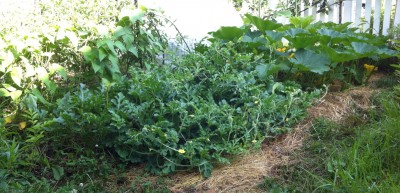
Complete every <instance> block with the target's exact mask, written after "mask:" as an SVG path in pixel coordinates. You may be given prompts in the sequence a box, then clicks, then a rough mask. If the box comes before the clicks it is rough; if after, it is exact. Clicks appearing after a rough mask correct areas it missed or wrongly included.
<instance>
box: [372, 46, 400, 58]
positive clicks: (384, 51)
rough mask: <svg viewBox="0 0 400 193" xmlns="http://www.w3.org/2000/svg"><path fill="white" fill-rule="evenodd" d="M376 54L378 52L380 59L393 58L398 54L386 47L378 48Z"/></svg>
mask: <svg viewBox="0 0 400 193" xmlns="http://www.w3.org/2000/svg"><path fill="white" fill-rule="evenodd" d="M377 52H378V54H379V56H380V57H381V59H384V58H389V57H395V56H397V55H398V54H399V52H398V51H395V50H391V49H389V48H387V47H383V48H379V49H378V50H377Z"/></svg>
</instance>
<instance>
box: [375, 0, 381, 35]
mask: <svg viewBox="0 0 400 193" xmlns="http://www.w3.org/2000/svg"><path fill="white" fill-rule="evenodd" d="M381 6H382V2H381V0H375V7H374V26H373V33H375V34H379V25H380V23H381V19H380V18H381Z"/></svg>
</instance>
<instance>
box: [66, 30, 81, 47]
mask: <svg viewBox="0 0 400 193" xmlns="http://www.w3.org/2000/svg"><path fill="white" fill-rule="evenodd" d="M65 36H66V37H67V38H68V39H69V41H70V42H71V43H72V45H73V46H74V47H75V48H76V47H78V45H79V38H78V37H77V36H76V34H75V32H72V31H66V32H65Z"/></svg>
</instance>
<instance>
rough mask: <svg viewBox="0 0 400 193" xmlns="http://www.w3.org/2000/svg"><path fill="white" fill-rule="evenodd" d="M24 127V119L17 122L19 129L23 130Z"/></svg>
mask: <svg viewBox="0 0 400 193" xmlns="http://www.w3.org/2000/svg"><path fill="white" fill-rule="evenodd" d="M25 127H26V122H25V121H23V122H20V123H19V130H24V129H25Z"/></svg>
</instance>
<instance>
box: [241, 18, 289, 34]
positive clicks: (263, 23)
mask: <svg viewBox="0 0 400 193" xmlns="http://www.w3.org/2000/svg"><path fill="white" fill-rule="evenodd" d="M245 20H247V21H248V22H250V23H251V24H253V25H254V26H256V27H257V29H258V30H260V31H262V32H265V31H266V30H276V29H278V28H279V27H281V26H282V24H280V23H276V22H274V21H271V20H264V19H261V18H259V17H256V16H252V15H250V14H245Z"/></svg>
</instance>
